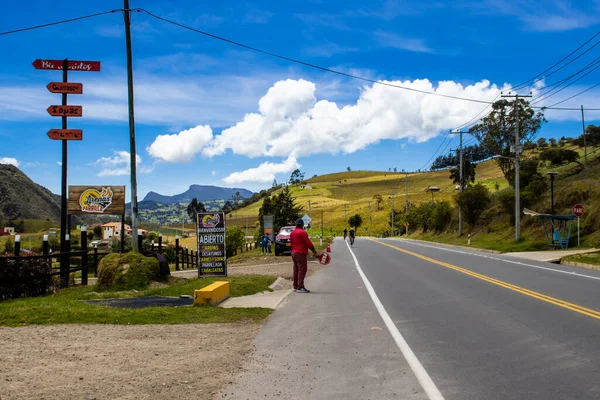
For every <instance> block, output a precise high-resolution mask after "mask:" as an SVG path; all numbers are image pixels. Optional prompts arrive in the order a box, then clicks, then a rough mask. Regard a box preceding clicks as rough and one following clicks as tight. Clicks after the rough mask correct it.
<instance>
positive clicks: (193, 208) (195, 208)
mask: <svg viewBox="0 0 600 400" xmlns="http://www.w3.org/2000/svg"><path fill="white" fill-rule="evenodd" d="M201 212H206V207H204V204H202V203H201V202H199V201H198V199H197V198H195V197H194V198H193V199H192V201H191V202H190V204H188V206H187V214H188V216H189V217H190V219H191V220H192V221H194V222H195V221H196V219H197V218H198V213H201Z"/></svg>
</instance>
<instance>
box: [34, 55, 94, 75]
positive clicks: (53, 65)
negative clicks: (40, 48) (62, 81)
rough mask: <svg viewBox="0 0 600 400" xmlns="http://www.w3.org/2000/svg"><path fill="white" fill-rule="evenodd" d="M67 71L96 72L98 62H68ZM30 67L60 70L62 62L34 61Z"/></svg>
mask: <svg viewBox="0 0 600 400" xmlns="http://www.w3.org/2000/svg"><path fill="white" fill-rule="evenodd" d="M67 62H68V64H67V65H68V66H69V71H84V72H98V71H100V61H75V60H68V61H67ZM31 65H33V67H34V68H35V69H51V70H62V65H63V60H41V59H39V58H38V59H37V60H35V61H34V62H33V63H32V64H31Z"/></svg>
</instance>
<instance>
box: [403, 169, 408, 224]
mask: <svg viewBox="0 0 600 400" xmlns="http://www.w3.org/2000/svg"><path fill="white" fill-rule="evenodd" d="M404 212H405V213H407V214H408V172H407V173H406V206H405V210H404Z"/></svg>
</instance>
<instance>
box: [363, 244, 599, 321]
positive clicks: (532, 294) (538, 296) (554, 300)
mask: <svg viewBox="0 0 600 400" xmlns="http://www.w3.org/2000/svg"><path fill="white" fill-rule="evenodd" d="M373 242H375V243H379V244H381V245H383V246H387V247H390V248H392V249H395V250H398V251H400V252H402V253H406V254H409V255H411V256H414V257H417V258H420V259H422V260H425V261H429V262H431V263H434V264H438V265H441V266H443V267H446V268H450V269H453V270H455V271H458V272H462V273H463V274H466V275H470V276H472V277H475V278H478V279H481V280H483V281H486V282H489V283H493V284H494V285H498V286H501V287H503V288H506V289H510V290H513V291H515V292H519V293H522V294H524V295H526V296H529V297H533V298H536V299H538V300H542V301H545V302H546V303H550V304H554V305H556V306H559V307H562V308H566V309H568V310H571V311H575V312H577V313H579V314H583V315H587V316H588V317H592V318H595V319H600V311H596V310H592V309H590V308H586V307H583V306H580V305H578V304H574V303H569V302H567V301H564V300H561V299H557V298H555V297H551V296H547V295H545V294H543V293H539V292H535V291H533V290H529V289H526V288H523V287H520V286H517V285H513V284H512V283H508V282H504V281H501V280H499V279H495V278H491V277H489V276H487V275H482V274H479V273H477V272H473V271H471V270H468V269H465V268H461V267H458V266H456V265H452V264H448V263H446V262H443V261H439V260H436V259H434V258H430V257H427V256H424V255H422V254H418V253H414V252H412V251H410V250H405V249H403V248H400V247H397V246H393V245H391V244H387V243H384V242H380V241H378V240H373Z"/></svg>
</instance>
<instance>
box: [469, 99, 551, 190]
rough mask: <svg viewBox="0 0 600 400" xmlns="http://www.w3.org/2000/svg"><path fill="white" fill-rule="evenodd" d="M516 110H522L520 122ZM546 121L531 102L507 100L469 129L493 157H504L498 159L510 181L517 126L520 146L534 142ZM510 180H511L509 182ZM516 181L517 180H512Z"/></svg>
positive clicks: (494, 106) (500, 101)
mask: <svg viewBox="0 0 600 400" xmlns="http://www.w3.org/2000/svg"><path fill="white" fill-rule="evenodd" d="M515 107H519V121H516V119H515V117H516V115H515V112H514V110H515ZM543 122H546V119H545V118H544V114H543V113H542V111H539V112H537V113H536V112H535V111H534V110H533V109H532V108H531V107H530V106H529V103H528V102H527V101H525V100H523V99H519V101H518V104H517V101H516V100H515V101H508V100H506V99H502V100H498V101H496V102H494V103H493V104H492V110H491V112H490V113H489V114H488V116H487V117H485V118H483V119H482V120H481V123H479V124H477V125H475V126H474V127H472V128H471V129H469V133H471V134H473V135H474V136H475V137H476V138H477V140H479V142H480V143H481V144H482V145H483V146H484V147H485V148H486V149H487V151H489V152H490V153H491V154H494V155H497V156H501V157H498V158H495V160H494V161H495V162H496V163H497V164H498V166H499V167H500V170H501V171H502V173H503V174H504V177H505V178H506V179H507V180H509V179H508V178H509V177H508V175H509V174H510V173H511V171H513V170H514V164H515V160H514V154H513V153H512V152H511V150H510V147H511V146H513V145H514V144H515V126H516V124H517V123H518V125H519V136H520V144H522V143H524V142H526V141H528V140H532V139H533V138H534V137H535V135H536V134H537V133H538V131H539V130H540V128H541V127H542V123H543ZM509 181H510V180H509ZM513 181H514V179H513Z"/></svg>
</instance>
